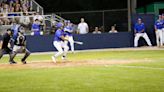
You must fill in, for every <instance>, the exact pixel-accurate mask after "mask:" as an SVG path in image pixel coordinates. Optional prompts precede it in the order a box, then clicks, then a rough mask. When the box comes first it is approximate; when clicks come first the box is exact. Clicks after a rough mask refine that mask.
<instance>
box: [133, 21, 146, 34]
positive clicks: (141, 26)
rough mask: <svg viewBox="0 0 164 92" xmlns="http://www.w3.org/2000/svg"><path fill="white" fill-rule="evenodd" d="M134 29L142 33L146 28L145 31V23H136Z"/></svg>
mask: <svg viewBox="0 0 164 92" xmlns="http://www.w3.org/2000/svg"><path fill="white" fill-rule="evenodd" d="M134 29H135V30H136V32H137V33H141V32H142V30H144V32H145V25H144V23H141V24H138V23H136V24H135V26H134Z"/></svg>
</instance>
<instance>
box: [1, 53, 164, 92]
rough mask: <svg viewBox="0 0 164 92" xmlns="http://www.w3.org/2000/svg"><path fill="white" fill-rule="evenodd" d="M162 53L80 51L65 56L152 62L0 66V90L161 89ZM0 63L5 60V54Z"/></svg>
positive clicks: (163, 89)
mask: <svg viewBox="0 0 164 92" xmlns="http://www.w3.org/2000/svg"><path fill="white" fill-rule="evenodd" d="M51 55H52V54H43V55H32V56H30V57H29V59H28V61H29V62H30V61H35V60H36V61H39V60H40V61H41V62H42V60H43V61H44V60H50V59H51V58H50V56H51ZM163 55H164V51H163V50H161V51H100V52H79V53H77V54H69V55H68V59H69V60H71V61H74V62H76V61H77V60H78V61H80V60H81V61H83V60H84V61H85V60H92V61H94V60H100V61H101V60H105V61H106V62H110V60H118V61H119V60H144V61H145V60H151V62H138V63H131V64H124V65H110V66H78V67H58V68H57V67H56V68H55V67H54V68H37V69H36V68H32V67H29V68H27V67H26V68H15V67H13V68H0V92H164V78H163V77H164V69H163V68H164V58H163ZM20 58H21V56H18V57H17V58H16V60H17V61H19V60H20ZM58 60H60V58H58ZM0 63H1V64H2V63H8V62H7V57H4V58H3V59H2V60H1V61H0ZM120 66H136V67H138V68H131V67H120ZM140 66H142V67H147V68H140ZM149 67H150V68H149ZM159 68H162V69H159Z"/></svg>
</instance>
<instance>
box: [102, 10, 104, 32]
mask: <svg viewBox="0 0 164 92" xmlns="http://www.w3.org/2000/svg"><path fill="white" fill-rule="evenodd" d="M102 23H103V24H102V26H103V32H104V31H105V11H102Z"/></svg>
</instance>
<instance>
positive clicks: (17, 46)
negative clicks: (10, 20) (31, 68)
mask: <svg viewBox="0 0 164 92" xmlns="http://www.w3.org/2000/svg"><path fill="white" fill-rule="evenodd" d="M17 53H25V56H24V57H23V58H22V60H21V61H22V63H23V64H26V61H25V60H26V58H27V57H28V56H29V55H30V51H29V50H28V49H27V48H26V37H25V36H24V34H23V33H21V32H18V35H17V37H16V39H15V41H14V47H13V55H12V58H11V59H12V60H13V59H14V57H15V56H16V54H17Z"/></svg>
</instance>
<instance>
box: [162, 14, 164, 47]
mask: <svg viewBox="0 0 164 92" xmlns="http://www.w3.org/2000/svg"><path fill="white" fill-rule="evenodd" d="M162 23H163V28H162V33H163V35H162V36H163V44H164V13H163V14H162Z"/></svg>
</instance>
